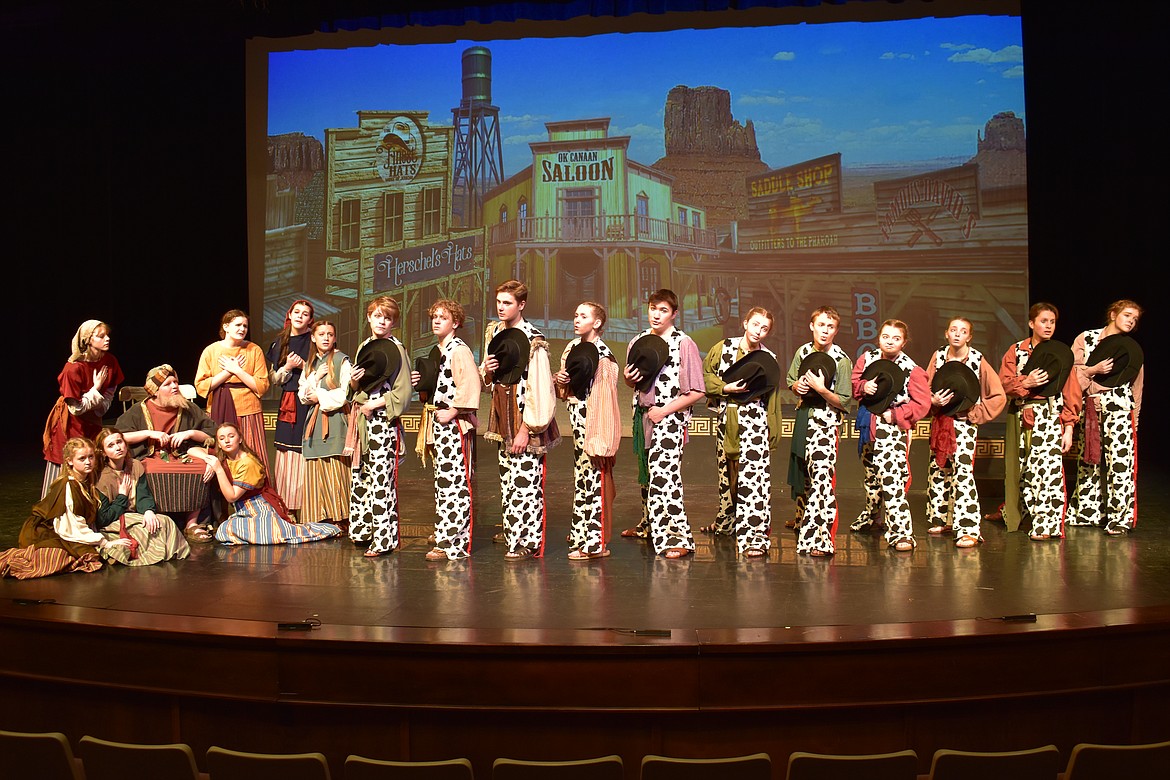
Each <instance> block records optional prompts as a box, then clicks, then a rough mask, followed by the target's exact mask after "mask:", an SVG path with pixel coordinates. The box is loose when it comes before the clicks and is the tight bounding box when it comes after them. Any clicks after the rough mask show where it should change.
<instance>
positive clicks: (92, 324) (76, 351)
mask: <svg viewBox="0 0 1170 780" xmlns="http://www.w3.org/2000/svg"><path fill="white" fill-rule="evenodd" d="M101 324H102V321H101V320H86V321H85V322H83V323H81V327H80V328H78V329H77V332H76V333H74V334H73V340H72V341H70V342H69V350H70V351H69V362H70V363H76V362H77V361H78V360H81V359H82V358H83V357H85V353H86V352H88V351H89V340H90V338H91V337H92V336H93V332H94V331H95V330H97V328H98V325H101Z"/></svg>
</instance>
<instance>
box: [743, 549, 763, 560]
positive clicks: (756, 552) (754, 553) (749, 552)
mask: <svg viewBox="0 0 1170 780" xmlns="http://www.w3.org/2000/svg"><path fill="white" fill-rule="evenodd" d="M765 555H767V553H766V552H764V551H763V550H762V549H761V548H759V547H749V548H747V549H746V550H744V553H743V556H744V557H745V558H763V557H764V556H765Z"/></svg>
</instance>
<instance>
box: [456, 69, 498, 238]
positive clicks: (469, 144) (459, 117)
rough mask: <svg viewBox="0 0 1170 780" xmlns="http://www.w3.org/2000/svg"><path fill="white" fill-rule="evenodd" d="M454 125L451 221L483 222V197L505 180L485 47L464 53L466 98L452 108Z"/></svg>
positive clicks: (476, 224)
mask: <svg viewBox="0 0 1170 780" xmlns="http://www.w3.org/2000/svg"><path fill="white" fill-rule="evenodd" d="M451 116H452V123H453V124H454V125H455V160H454V171H453V178H454V190H455V191H454V192H453V193H452V198H451V222H452V224H453V225H455V226H462V227H479V226H480V225H482V224H483V196H484V193H486V192H487V191H488V190H490V189H491V188H492V187H495V186H496V185H497V184H499V183H501V182H502V181H503V180H504V148H503V144H502V143H501V141H500V109H499V108H497V107H496V106H493V105H492V53H491V51H489V50H488V49H487V48H486V47H484V46H472V47H471V48H470V49H466V50H464V52H463V99H462V100H460V101H459V105H458V106H457V107H456V108H453V109H451Z"/></svg>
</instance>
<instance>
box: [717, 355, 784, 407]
mask: <svg viewBox="0 0 1170 780" xmlns="http://www.w3.org/2000/svg"><path fill="white" fill-rule="evenodd" d="M740 380H744V381H745V382H746V386H747V392H743V393H728V395H727V397H728V399H729V400H732V401H735V402H736V403H741V404H746V403H748V402H750V401H754V400H756V399H757V398H761V397H763V396H766V395H768V394H769V393H771V392H773V391H774V390H775V389H776V388H777V387H779V386H780V365H779V364H778V363H777V362H776V358H774V357H772V355H771V354H769V353H768V352H765V351H764V350H762V349H754V350H752V351H751V352H749V353H747V354H746V355H744V356H743V357H741V358H740V359H739V360H737V361H735V362H734V363H732V364H731V365H730V366H729V367H728V369H727V370H726V371H724V372H723V381H724V382H725V383H727V384H731V383H732V382H738V381H740Z"/></svg>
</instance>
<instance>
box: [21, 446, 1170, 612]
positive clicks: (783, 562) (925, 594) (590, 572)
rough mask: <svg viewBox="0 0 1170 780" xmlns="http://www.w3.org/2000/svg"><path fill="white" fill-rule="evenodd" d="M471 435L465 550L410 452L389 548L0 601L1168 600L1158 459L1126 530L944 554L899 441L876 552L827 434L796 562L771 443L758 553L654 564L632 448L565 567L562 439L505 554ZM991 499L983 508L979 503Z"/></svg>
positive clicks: (124, 577) (703, 501) (839, 606)
mask: <svg viewBox="0 0 1170 780" xmlns="http://www.w3.org/2000/svg"><path fill="white" fill-rule="evenodd" d="M479 447H480V453H479V458H480V459H479V469H478V475H477V478H476V484H475V493H474V498H475V508H476V525H475V533H474V540H473V554H472V557H471V558H470V559H468V560H463V561H453V562H440V563H433V562H428V561H426V560H424V558H423V554H424V553H425V552H426V551H427V550H428V549H429V546H428V544H427V542H426V538H425V536H426V534H427V533H428V532H429V526H428V523H429V522H430V517H431V511H432V508H433V498H432V493H431V476H430V471H429V470H424V469H423V468H422V467H421V466H420V464H419V461H418V459H417V457H415V456H414V455H413V453H411V454H409V455H408V457H407V458H406V460H405V462H404V464H403V467H402V470H401V477H400V494H401V495H400V504H401V507H402V522H403V530H404V532H405V537H404V539H403V544H402V548H401V549H400V550H399V551H398V552H396V553H394V554H392V555H389V556H384V557H382V558H378V559H374V560H368V559H365V558H363V557H362V556H361V554H360V553H361V551H360V550H358V549H357V548H355V547H354V546H353V545H352V544H351V543H350V542H348V541H347V540H341V539H339V540H328V541H323V542H317V543H313V544H307V545H289V546H276V547H237V548H229V547H224V546H221V545H218V544H209V545H195V546H193V547H192V554H191V556H190V558H189V559H187V560H185V561H180V562H175V563H167V564H161V565H158V566H152V567H148V568H143V569H126V568H123V567H107V568H106V569H105V570H103V571H101V572H99V573H97V574H90V575H83V574H73V575H66V576H57V577H51V578H46V579H42V580H34V581H27V582H17V581H13V580H0V599H12V598H19V599H34V600H39V599H52V600H54V601H55V602H56V603H57V604H60V605H73V606H78V607H89V608H95V609H103V610H117V611H126V612H133V613H155V614H168V615H182V616H195V617H201V618H210V619H216V618H222V619H230V620H245V621H260V622H289V621H300V620H303V619H305V618H309V617H316V618H317V619H319V620H320V621H321V622H322V623H323V624H326V625H345V626H395V627H433V628H459V629H604V628H614V629H675V630H678V629H712V628H715V629H735V628H783V627H790V626H841V625H851V626H862V625H873V624H890V623H909V622H920V621H948V620H998V619H999V618H1001V617H1002V616H1005V615H1017V614H1021V613H1036V614H1037V615H1046V614H1054V615H1055V614H1067V613H1081V612H1094V611H1102V610H1117V609H1125V608H1130V607H1147V606H1158V605H1170V485H1168V483H1167V481H1166V479H1165V472H1164V471H1160V470H1157V469H1154V468H1152V467H1151V468H1144V469H1143V470H1142V471H1141V473H1140V488H1139V498H1140V506H1141V520H1140V523H1139V530H1138V532H1136V533H1134V534H1132V535H1130V536H1129V537H1124V538H1110V537H1106V536H1105V535H1104V534H1102V533H1101V532H1100V531H1099V530H1097V529H1092V528H1069V529H1068V532H1067V536H1066V538H1065V539H1064V540H1063V541H1057V542H1049V543H1040V542H1032V541H1030V540H1029V539H1028V538H1027V536H1026V534H1024V533H1007V532H1006V529H1005V528H1004V526H1003V525H1002V524H998V523H988V524H986V525H985V528H984V538H985V543H984V544H982V545H980V546H979V547H977V548H974V549H969V550H960V549H956V548H955V547H954V546H953V544H952V543H951V541H950V540H949V539H940V538H935V537H931V536H928V535H927V534H926V533H925V531H926V523H925V510H924V502H925V481H926V480H925V471H926V469H925V462H924V459H923V458H924V455H923V453H922V452H920V450H924V444H923V443H921V442H916V443H915V462H914V477H915V489H914V490H913V491H912V495H911V505H912V509H913V512H914V518H915V532H916V535H917V537H918V543H919V545H918V548H917V550H915V551H914V552H913V553H911V554H905V553H895V552H893V551H891V550H889V549H887V547H886V545H885V544H884V542H883V541H882V539H881V537H880V535H878V534H854V533H850V531H849V530H848V523H849V522H850V521H851V520H852V519H853V518H854V517H855V516H856V513H857V512H858V510H859V509H860V507H861V504H862V495H861V491H860V489H859V488H857V487H855V486H856V485H858V484H859V479H860V477H859V472H858V469H857V465H856V457H855V456H854V455H853V453H852V451H851V450H848V449H846V448H845V447H843V449H842V453H841V461H842V468H841V471H840V473H839V475H838V483H839V485H841V488H840V491H839V494H840V503H841V507H842V513H841V518H842V519H841V523H840V528H839V529H838V533H837V550H838V552H837V555H836V556H835V557H833V558H831V559H814V558H808V557H804V556H798V555H796V554H795V540H794V537H793V534H792V532H791V531H789V530H787V529H785V528H784V527H783V521H784V520H785V519H787V518H788V517H790V516H791V513H792V507H793V504H792V501H791V500H790V498H789V496H788V488H787V485H784V484H782V482H783V479H784V477H783V474H784V471H783V469H782V468H781V459H780V458H779V457H777V458H776V459H775V464H774V466H773V483H774V484H773V507H774V528H773V533H772V544H773V547H772V550H771V553H770V554H769V556H768V557H767V559H766V560H755V561H744V560H740V559H738V558H737V556H736V554H735V547H734V542H733V540H731V539H729V538H726V537H717V538H712V537H710V536H706V535H704V534H701V533H696V542H697V545H698V548H697V550H696V553H695V554H694V555H693V556H689V557H687V558H685V559H683V560H681V561H667V560H664V559H662V558H660V557H656V556H654V555H653V554H652V553H651V552H650V550H649V549H648V548H647V546H646V544H645V543H643V542H640V541H636V540H630V539H622V538H618V535H617V531H619V530H620V529H621V528H624V527H627V526H629V525H632V524H634V522H635V520H636V518H637V517H638V513H639V511H640V510H639V500H638V491H637V485H636V481H635V473H634V471H633V463H632V460H633V459H632V458H628V457H627V458H619V461H618V469H617V474H616V482H617V484H618V486H619V494H618V497H617V501H616V506H615V530H614V534H613V536H614V538H613V540H612V543H611V546H612V548H613V555H612V556H611V557H610V558H608V559H605V560H598V561H592V562H587V563H581V562H571V561H569V560H567V559H566V558H565V553H566V544H565V541H564V539H565V535H566V533H567V529H568V526H569V522H570V515H571V489H572V483H571V478H570V477H571V465H570V464H571V456H572V452H571V448H570V447H569V446H562V447H559V448H557V449H555V450H554V451H553V452H552V454H551V455H550V459H549V469H548V473H549V475H550V478H549V484H548V506H549V520H548V535H547V536H548V538H547V542H546V545H547V547H546V555H545V557H544V558H543V559H542V560H528V561H522V562H517V563H513V562H505V560H504V559H503V552H504V548H503V546H502V545H498V544H492V542H491V537H492V534H493V533H494V532H496V531H498V530H499V526H498V522H499V484H498V480H497V478H496V473H495V452H494V449H493V448H490V447H489V446H487V445H485V443H484V442H482V441H481V442H480V445H479ZM712 450H713V440H711V439H709V438H695V439H694V440H693V441H692V442H691V444H690V445H689V446H688V449H687V451H686V459H685V462H684V474H685V478H686V480H687V483H686V486H687V487H686V489H687V493H686V501H687V510H688V514H689V519H690V522H691V526H692V527H693V528H695V529H697V528H698V526H700V525H701V524H705V523H707V522H709V521H710V518H711V517H712V515H713V513H714V509H715V505H716V494H715V487H714V476H713V456H712ZM36 465H39V464H36ZM0 482H2V488H0V506H2V507H3V509H2V510H0V549H3V548H5V547H9V546H11V545H13V544H14V543H15V539H16V533H17V531H18V529H19V526H20V523H21V522H22V521H23V519H24V517H25V514H26V512H27V507H28V506H29V505H30V504H31V503H32V501H33V500H34V499H35V498H36V493H37V491H38V490H39V485H40V470H39V468H36V467H35V466H34V467H33V468H31V469H25V470H20V471H13V470H9V471H8V472H7V473H6V474H4V476H3V480H2V481H0ZM981 487H982V486H981ZM993 487H994V486H993ZM986 492H989V493H990V491H986ZM997 501H998V499H997V498H993V499H990V500H987V501H985V504H986V506H987V508H991V507H993V506H994V505H995V504H996V503H997Z"/></svg>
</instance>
